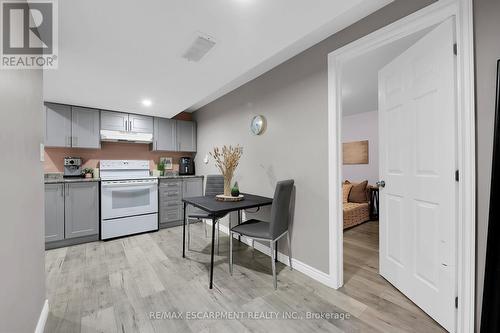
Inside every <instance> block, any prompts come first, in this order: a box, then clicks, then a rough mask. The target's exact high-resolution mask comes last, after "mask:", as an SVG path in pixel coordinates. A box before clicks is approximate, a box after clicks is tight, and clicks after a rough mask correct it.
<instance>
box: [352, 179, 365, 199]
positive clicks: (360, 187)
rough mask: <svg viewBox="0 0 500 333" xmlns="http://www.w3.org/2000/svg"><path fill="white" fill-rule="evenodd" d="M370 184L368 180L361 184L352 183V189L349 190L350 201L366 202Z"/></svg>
mask: <svg viewBox="0 0 500 333" xmlns="http://www.w3.org/2000/svg"><path fill="white" fill-rule="evenodd" d="M367 186H368V180H365V181H363V182H361V183H359V184H352V188H351V191H350V192H349V198H348V201H349V202H356V203H364V202H368V198H367V197H366V187H367Z"/></svg>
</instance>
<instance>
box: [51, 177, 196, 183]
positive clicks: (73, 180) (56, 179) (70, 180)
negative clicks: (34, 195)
mask: <svg viewBox="0 0 500 333" xmlns="http://www.w3.org/2000/svg"><path fill="white" fill-rule="evenodd" d="M203 177H204V176H198V175H185V176H184V175H176V176H175V175H172V176H160V177H158V179H182V178H203ZM44 181H45V184H57V183H83V182H99V181H101V178H62V177H54V178H45V179H44Z"/></svg>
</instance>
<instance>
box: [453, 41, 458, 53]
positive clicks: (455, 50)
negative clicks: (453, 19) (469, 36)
mask: <svg viewBox="0 0 500 333" xmlns="http://www.w3.org/2000/svg"><path fill="white" fill-rule="evenodd" d="M453 54H454V55H457V54H458V46H457V43H455V44H453Z"/></svg>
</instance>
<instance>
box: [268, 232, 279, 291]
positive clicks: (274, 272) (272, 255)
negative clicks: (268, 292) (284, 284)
mask: <svg viewBox="0 0 500 333" xmlns="http://www.w3.org/2000/svg"><path fill="white" fill-rule="evenodd" d="M270 243H271V263H272V267H273V284H274V290H276V289H278V280H277V278H276V261H275V258H274V257H275V253H274V248H275V247H276V244H275V242H274V241H271V242H270Z"/></svg>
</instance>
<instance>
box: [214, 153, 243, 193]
mask: <svg viewBox="0 0 500 333" xmlns="http://www.w3.org/2000/svg"><path fill="white" fill-rule="evenodd" d="M242 154H243V148H241V147H240V146H236V147H233V146H229V147H228V146H226V145H224V147H222V149H219V147H215V148H214V150H213V152H211V153H210V156H212V157H213V158H214V160H215V165H216V166H217V168H218V169H219V170H220V172H221V173H222V176H224V195H225V196H231V181H232V179H233V176H234V170H236V167H237V166H238V163H239V161H240V158H241V155H242Z"/></svg>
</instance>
